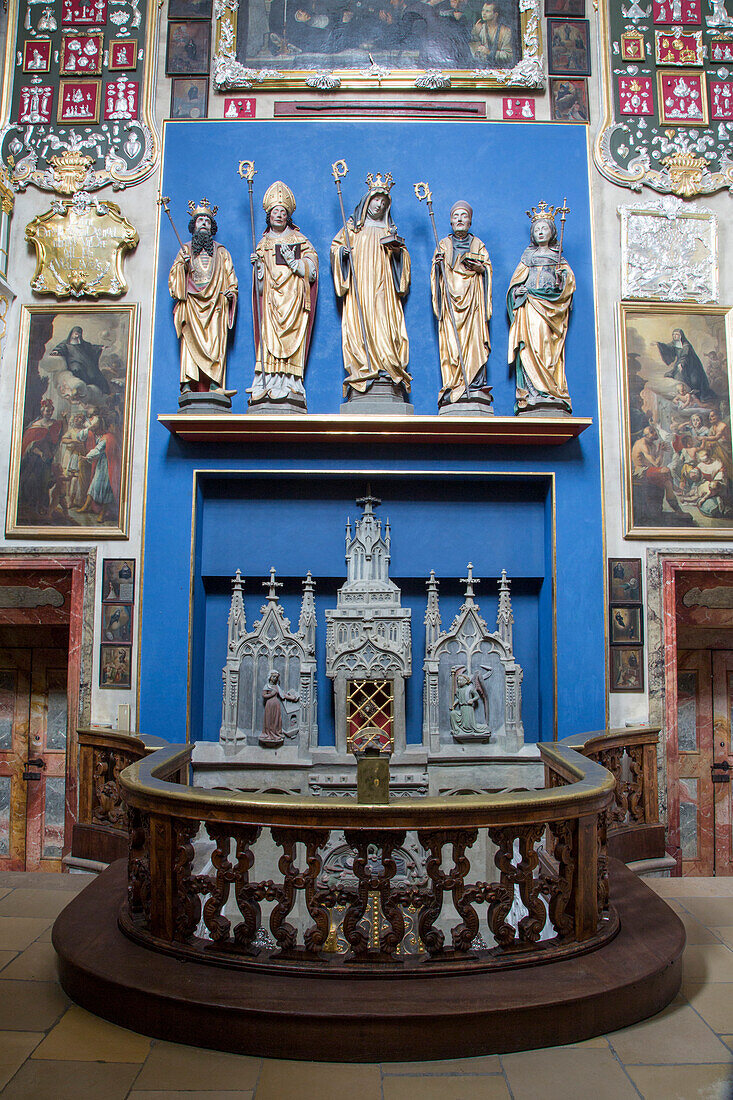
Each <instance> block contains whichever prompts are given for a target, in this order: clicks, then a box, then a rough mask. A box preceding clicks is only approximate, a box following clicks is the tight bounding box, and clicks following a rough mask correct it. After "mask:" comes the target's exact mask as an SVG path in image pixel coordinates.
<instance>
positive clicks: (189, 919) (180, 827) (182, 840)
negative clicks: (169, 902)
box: [173, 821, 210, 941]
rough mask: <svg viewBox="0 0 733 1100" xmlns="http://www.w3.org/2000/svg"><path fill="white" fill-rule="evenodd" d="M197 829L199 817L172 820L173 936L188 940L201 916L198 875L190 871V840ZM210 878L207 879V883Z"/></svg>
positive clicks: (191, 861)
mask: <svg viewBox="0 0 733 1100" xmlns="http://www.w3.org/2000/svg"><path fill="white" fill-rule="evenodd" d="M198 831H199V823H198V821H176V822H175V824H174V836H175V857H174V862H173V877H174V883H175V894H174V899H173V912H174V933H173V938H174V939H176V940H183V941H185V940H188V939H190V937H191V936H193V935H194V934H195V932H196V929H197V928H198V924H199V921H200V920H201V899H200V898H199V886H200V885H201V884H202V882H201V880H200V879H197V878H194V876H193V875H192V874H191V870H192V868H193V859H194V855H195V853H194V848H193V844H192V843H191V841H192V840H193V838H194V837H195V836H196V834H197V833H198ZM209 882H210V880H208V879H207V880H206V883H207V884H208V883H209Z"/></svg>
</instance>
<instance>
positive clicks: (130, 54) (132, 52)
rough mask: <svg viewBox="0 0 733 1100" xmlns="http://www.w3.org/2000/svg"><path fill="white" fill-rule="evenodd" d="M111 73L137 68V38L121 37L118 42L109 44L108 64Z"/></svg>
mask: <svg viewBox="0 0 733 1100" xmlns="http://www.w3.org/2000/svg"><path fill="white" fill-rule="evenodd" d="M107 68H108V69H109V71H110V72H111V73H120V72H124V71H125V70H126V69H136V68H137V38H121V39H120V40H119V42H110V44H109V65H108V66H107Z"/></svg>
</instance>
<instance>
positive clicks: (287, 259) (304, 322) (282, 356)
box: [248, 180, 318, 412]
mask: <svg viewBox="0 0 733 1100" xmlns="http://www.w3.org/2000/svg"><path fill="white" fill-rule="evenodd" d="M262 205H263V207H264V209H265V214H266V225H265V232H264V233H263V234H262V237H261V238H260V241H259V243H258V245H257V248H256V250H255V251H254V252H253V253H252V256H251V259H252V263H253V265H254V279H253V286H252V293H253V303H252V304H253V310H252V314H253V317H254V324H255V351H256V355H255V376H254V380H253V382H252V386H251V387H250V389H249V390H248V393H249V395H250V398H249V408H250V412H305V411H306V399H305V388H304V384H303V379H304V375H305V366H306V360H307V358H308V349H309V346H310V339H311V333H312V331H313V321H314V319H315V312H316V296H317V294H318V255H317V254H316V250H315V248H314V247H313V245H312V244H311V242H310V241H309V240H308V238H307V237H305V236H304V235H303V234H302V233H301V232H300V230H299V229H298V226H297V225H295V223H294V222H293V213H294V212H295V196H294V195H293V192H292V191H291V190H290V188H289V187H288V186H287V185H286V184H284V183H283V182H282V181H281V180H277V181H276V182H275V183H273V184H272V185H271V186H270V187H268V189H267V191H266V192H265V197H264V199H263V200H262ZM255 295H256V296H257V298H259V307H258V303H257V301H255V300H254V296H255Z"/></svg>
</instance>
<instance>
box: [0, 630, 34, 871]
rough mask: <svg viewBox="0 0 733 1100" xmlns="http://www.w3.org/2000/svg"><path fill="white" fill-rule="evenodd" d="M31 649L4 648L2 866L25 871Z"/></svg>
mask: <svg viewBox="0 0 733 1100" xmlns="http://www.w3.org/2000/svg"><path fill="white" fill-rule="evenodd" d="M30 702H31V650H30V649H0V869H2V870H3V871H24V870H25V848H26V840H25V822H26V802H27V794H28V784H27V783H26V782H25V780H24V778H23V775H24V772H25V761H26V760H27V759H28V734H29V727H30Z"/></svg>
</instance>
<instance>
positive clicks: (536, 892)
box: [515, 825, 547, 943]
mask: <svg viewBox="0 0 733 1100" xmlns="http://www.w3.org/2000/svg"><path fill="white" fill-rule="evenodd" d="M544 832H545V826H544V825H520V826H519V827H518V829H517V833H518V837H519V864H518V866H516V867H515V881H516V883H517V885H518V886H519V896H520V898H521V899H522V903H523V905H524V906H525V908H526V909H527V910H528V912H527V913H526V915H525V916H523V917H522V918H521V920H520V921H519V924H518V925H517V932H518V934H519V939H520V940H523V941H524V942H529V943H536V942H537V941H538V940H539V938H540V934H541V932H542V929H543V928H544V927H545V921H546V919H547V913H546V911H545V905H544V902H543V901H542V898H541V896H540V881H539V879H538V878H535V875H534V872H535V869H536V868H537V865H538V864H539V861H540V858H539V856H538V854H537V850H536V848H535V845H536V844H538V843H539V842H540V840H542V837H543V835H544Z"/></svg>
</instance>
